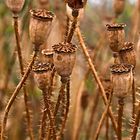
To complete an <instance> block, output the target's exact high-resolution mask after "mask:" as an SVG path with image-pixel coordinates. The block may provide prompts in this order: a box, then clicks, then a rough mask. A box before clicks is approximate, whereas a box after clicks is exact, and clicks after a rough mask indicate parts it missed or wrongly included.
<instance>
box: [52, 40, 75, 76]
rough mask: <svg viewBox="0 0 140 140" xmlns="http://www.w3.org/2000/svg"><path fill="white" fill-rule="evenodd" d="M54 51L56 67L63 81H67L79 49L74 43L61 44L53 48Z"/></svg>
mask: <svg viewBox="0 0 140 140" xmlns="http://www.w3.org/2000/svg"><path fill="white" fill-rule="evenodd" d="M52 48H53V49H54V52H55V53H54V55H53V60H54V66H55V69H56V71H57V73H58V74H59V75H60V76H61V78H62V79H65V78H66V79H67V78H68V77H69V76H70V75H71V73H72V70H73V67H74V64H75V59H76V49H77V47H76V46H75V45H73V44H72V43H59V44H57V45H54V46H53V47H52Z"/></svg>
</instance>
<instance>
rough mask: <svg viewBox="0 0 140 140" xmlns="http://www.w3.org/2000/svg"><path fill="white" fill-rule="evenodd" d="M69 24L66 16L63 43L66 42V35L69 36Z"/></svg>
mask: <svg viewBox="0 0 140 140" xmlns="http://www.w3.org/2000/svg"><path fill="white" fill-rule="evenodd" d="M69 22H70V20H69V18H68V16H67V21H66V29H65V35H64V42H66V41H67V37H68V34H69V26H70V25H69Z"/></svg>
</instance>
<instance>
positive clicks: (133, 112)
mask: <svg viewBox="0 0 140 140" xmlns="http://www.w3.org/2000/svg"><path fill="white" fill-rule="evenodd" d="M135 103H136V87H135V79H133V83H132V104H133V110H132V118H133V119H135Z"/></svg>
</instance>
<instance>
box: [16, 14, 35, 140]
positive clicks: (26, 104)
mask: <svg viewBox="0 0 140 140" xmlns="http://www.w3.org/2000/svg"><path fill="white" fill-rule="evenodd" d="M13 19H14V30H15V37H16V44H17V52H18V59H19V65H20V73H21V76H23V75H24V68H23V59H22V53H21V46H20V37H19V31H18V16H14V17H13ZM23 92H24V103H25V111H26V120H27V129H28V133H29V137H30V140H33V139H34V136H33V130H32V123H31V115H30V111H29V107H28V95H27V90H26V84H24V85H23Z"/></svg>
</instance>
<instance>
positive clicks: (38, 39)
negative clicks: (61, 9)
mask: <svg viewBox="0 0 140 140" xmlns="http://www.w3.org/2000/svg"><path fill="white" fill-rule="evenodd" d="M30 13H31V19H30V27H29V33H30V38H31V41H32V43H33V44H34V45H35V46H36V47H39V46H40V45H42V44H43V43H44V42H45V41H46V38H47V36H48V35H49V32H50V29H51V23H52V20H53V18H54V14H53V13H52V12H50V11H47V10H45V9H37V10H30Z"/></svg>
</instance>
